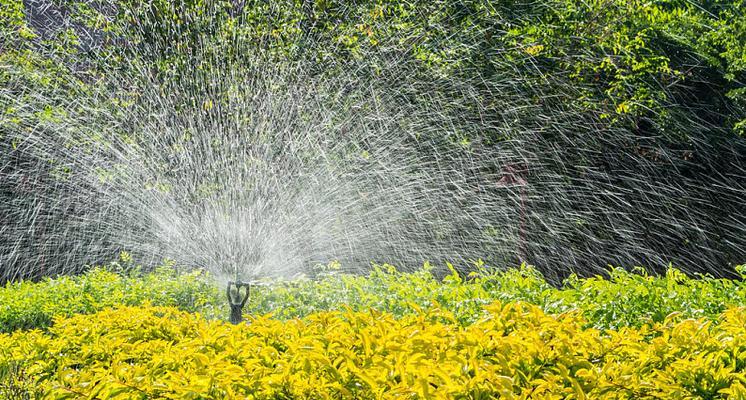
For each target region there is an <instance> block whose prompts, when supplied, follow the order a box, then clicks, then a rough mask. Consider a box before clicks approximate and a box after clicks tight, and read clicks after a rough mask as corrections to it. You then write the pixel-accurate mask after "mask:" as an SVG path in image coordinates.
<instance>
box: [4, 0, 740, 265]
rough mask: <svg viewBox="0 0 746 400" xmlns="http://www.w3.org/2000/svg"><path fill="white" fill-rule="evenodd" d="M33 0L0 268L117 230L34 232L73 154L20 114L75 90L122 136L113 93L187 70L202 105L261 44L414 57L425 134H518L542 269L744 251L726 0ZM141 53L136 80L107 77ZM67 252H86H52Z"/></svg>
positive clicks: (163, 84)
mask: <svg viewBox="0 0 746 400" xmlns="http://www.w3.org/2000/svg"><path fill="white" fill-rule="evenodd" d="M48 3H49V4H46V3H44V4H41V3H40V4H37V3H27V2H23V1H21V0H2V7H1V10H2V11H0V41H1V42H2V49H3V51H2V53H0V63H1V64H2V66H3V68H2V69H0V86H1V87H2V88H3V89H2V93H1V94H0V145H1V146H2V152H0V157H3V158H2V159H1V160H0V164H1V165H3V171H2V172H3V173H4V176H5V177H6V179H5V180H4V181H3V182H2V183H0V199H2V200H1V201H2V202H3V203H4V204H9V205H12V207H4V208H2V209H0V213H2V214H0V218H2V220H4V221H17V223H16V224H15V225H9V226H8V227H7V228H6V229H3V230H0V247H2V248H3V249H8V248H9V249H12V251H7V253H8V254H7V256H6V257H5V258H4V259H3V262H4V263H6V264H7V265H9V266H10V267H8V268H6V269H5V270H4V271H3V275H2V276H0V279H14V278H19V277H21V276H37V277H38V276H43V275H46V274H50V275H54V273H55V272H56V271H61V270H62V269H63V268H64V267H63V266H65V265H83V264H86V263H96V262H102V258H103V257H107V256H108V255H110V254H112V253H113V252H116V251H118V250H119V249H120V248H119V247H118V246H117V243H116V238H117V235H119V232H118V231H117V230H116V229H112V230H111V231H106V232H103V231H101V229H100V227H99V228H97V229H94V228H91V230H92V231H95V233H93V232H92V233H90V236H92V237H91V238H86V239H88V240H95V241H96V243H97V245H98V246H97V247H96V248H95V249H93V248H86V249H79V250H80V251H76V250H75V249H72V250H71V248H72V247H74V246H76V245H77V244H78V243H60V242H58V241H52V240H48V239H49V238H50V237H54V236H55V235H60V236H64V235H65V234H66V233H67V232H57V231H55V230H54V229H56V228H55V227H56V226H57V223H56V222H57V221H60V220H63V219H64V216H65V215H70V214H76V213H80V212H81V210H80V209H77V208H76V207H78V206H80V204H78V203H73V204H72V205H66V207H56V206H55V205H54V202H51V201H48V199H51V198H55V197H56V196H58V195H59V194H60V193H59V191H61V190H69V189H65V187H64V186H59V185H55V183H56V182H59V181H61V180H65V179H67V178H68V177H69V176H71V174H74V173H75V172H76V171H71V170H70V167H69V166H67V165H59V164H57V163H55V160H49V159H45V158H43V157H37V156H35V155H34V154H33V152H31V150H29V149H27V148H25V147H24V139H25V137H26V133H27V132H28V131H29V130H43V129H51V127H60V126H62V127H65V126H67V125H66V124H67V123H68V122H69V121H70V120H76V119H77V120H78V121H79V120H81V119H86V118H94V117H93V116H90V115H88V114H87V111H86V109H80V110H78V109H75V108H74V107H71V105H75V104H78V101H77V100H79V99H80V98H83V97H85V98H94V99H95V100H96V102H97V103H101V104H104V106H102V107H104V108H105V109H106V110H108V111H107V112H108V113H109V114H111V115H122V116H123V117H122V122H121V123H118V124H113V125H119V126H118V129H120V131H118V132H117V133H114V134H121V135H127V136H132V137H133V138H136V137H137V134H138V133H137V132H130V131H128V128H130V125H132V124H134V122H133V121H129V120H127V117H126V116H127V110H128V109H130V108H132V107H137V106H143V104H139V103H138V101H142V99H140V98H139V97H138V96H140V94H142V92H146V91H147V90H149V89H148V88H149V87H150V86H153V85H155V86H160V87H156V88H154V89H150V90H152V91H153V92H158V91H161V92H163V93H170V92H173V89H174V88H175V87H179V86H180V85H186V84H189V83H194V82H195V81H198V80H199V79H203V80H204V81H205V82H209V84H210V85H209V87H208V88H206V89H204V90H203V92H198V91H194V90H192V89H188V90H186V89H185V91H186V92H187V93H186V94H191V93H194V94H195V95H194V96H192V95H184V96H183V97H184V98H180V99H178V100H179V101H181V103H180V105H179V109H180V110H182V111H183V112H187V113H197V112H209V110H214V109H216V108H217V106H218V105H219V104H220V102H221V101H223V100H225V98H226V97H227V96H229V90H228V89H229V88H225V87H221V86H220V84H219V82H214V79H212V78H213V77H215V76H220V73H221V71H226V70H230V71H233V70H234V69H240V68H242V66H246V65H250V64H251V63H252V62H255V60H256V57H257V54H260V55H261V57H263V58H266V59H267V60H270V61H267V62H272V60H274V61H276V62H282V61H288V60H291V61H292V60H306V61H307V62H306V63H305V64H303V65H304V66H307V67H308V69H311V70H312V71H310V73H313V74H317V75H319V76H338V75H349V76H350V77H349V79H350V80H351V81H352V80H355V79H357V80H359V81H363V82H365V81H371V80H376V81H385V80H386V79H394V78H393V77H396V76H397V75H399V74H406V75H411V80H412V81H414V82H417V84H416V85H410V86H408V87H407V91H405V92H402V93H400V94H399V95H401V96H405V97H408V98H410V100H411V101H413V102H427V101H430V100H428V99H432V98H433V97H438V98H446V99H448V101H449V102H451V103H452V108H453V109H454V110H458V111H457V112H456V113H455V114H456V117H455V118H452V120H449V121H448V125H452V126H454V129H452V130H448V131H444V132H437V133H435V134H433V136H435V137H434V138H431V139H432V140H433V141H434V142H435V143H437V145H439V146H464V147H465V148H467V149H468V148H473V149H474V151H479V147H478V146H483V145H485V143H487V144H492V145H495V144H499V143H512V141H515V140H526V141H527V142H528V143H527V144H526V146H527V148H525V149H522V150H520V151H518V152H517V154H515V159H516V160H515V161H516V162H524V163H526V162H528V163H532V164H535V165H540V167H531V168H528V170H527V172H526V173H527V174H528V175H529V177H528V179H529V181H530V182H531V191H532V192H531V196H530V198H529V201H528V203H529V204H528V206H527V207H528V208H529V209H530V210H532V211H533V212H531V213H529V215H528V216H527V222H526V224H527V229H526V231H527V236H528V238H527V239H528V240H527V242H528V244H527V245H526V249H524V252H525V253H526V257H524V258H526V259H527V260H528V261H529V262H531V263H532V264H535V265H537V267H538V268H540V269H541V270H542V271H544V272H545V273H547V274H549V272H550V271H555V272H556V271H557V268H555V267H554V266H557V265H563V266H565V265H573V266H575V267H577V268H578V270H581V269H582V270H584V271H588V272H589V273H591V274H592V273H597V272H599V271H600V270H602V269H603V266H604V265H607V264H609V263H611V264H613V265H639V264H644V265H645V266H646V267H649V268H652V269H655V268H657V269H658V271H662V270H664V269H665V265H667V264H668V263H669V262H675V263H677V264H678V265H682V266H683V267H685V268H686V269H687V270H690V271H700V272H708V273H711V274H713V275H723V274H725V275H728V274H731V272H732V270H733V266H735V265H736V264H738V263H742V262H743V261H744V260H743V248H744V247H745V246H746V243H744V240H746V239H744V238H746V232H745V231H744V229H746V228H744V226H746V223H744V222H745V220H744V215H743V208H742V199H743V192H744V187H743V181H742V180H741V179H739V178H741V177H742V176H743V174H744V169H743V165H744V164H746V161H745V160H744V157H746V156H745V154H746V151H745V150H744V149H745V147H746V146H745V145H744V143H745V140H744V137H743V134H744V126H745V125H744V124H746V108H745V107H744V106H745V104H744V103H745V102H746V87H744V82H745V81H746V45H745V44H744V43H746V36H745V35H746V33H745V32H746V16H744V3H743V2H742V1H740V0H711V1H700V2H692V1H687V0H656V1H628V0H598V1H581V0H547V1H542V2H539V3H533V2H515V1H447V0H443V1H408V2H401V1H396V0H377V1H356V2H349V1H309V0H298V1H280V2H265V1H242V2H224V1H220V2H216V1H191V0H188V1H178V2H170V1H153V2H137V1H128V0H121V1H113V2H108V3H106V5H104V4H103V3H100V4H99V3H96V2H88V1H50V2H48ZM145 71H147V73H148V76H147V77H146V79H145V80H144V82H140V83H139V85H141V86H138V85H137V84H138V83H137V82H130V86H131V87H121V86H120V85H121V82H122V81H123V79H122V77H131V76H137V75H142V74H143V72H145ZM150 74H152V76H150ZM465 85H467V86H468V87H469V88H470V90H471V92H469V94H468V96H467V95H464V94H463V93H460V92H459V90H461V88H463V86H465ZM145 106H147V104H146V105H145ZM81 107H82V106H81ZM423 107H424V106H423ZM477 120H478V121H479V123H478V124H473V123H472V124H469V123H468V122H469V121H472V122H473V121H477ZM73 125H75V124H73ZM109 125H112V124H109ZM477 128H478V129H477ZM90 129H97V128H96V127H95V126H90ZM525 132H531V135H533V136H530V137H529V138H528V139H525V138H523V139H521V134H522V133H525ZM96 134H98V135H99V136H96V135H93V137H96V138H97V139H96V140H99V141H102V142H105V141H106V140H107V139H106V137H105V134H104V133H102V132H97V133H96ZM106 134H110V133H106ZM133 140H134V139H133ZM477 144H478V145H477ZM55 145H57V146H87V145H88V146H94V145H95V143H88V142H84V143H56V144H55ZM550 150H551V151H550ZM27 171H34V175H33V176H29V174H28V173H27ZM101 173H102V174H103V175H106V174H107V173H108V171H105V170H103V171H101ZM552 177H559V178H552ZM446 195H447V194H446ZM80 203H83V199H81V201H80ZM85 206H86V207H89V206H90V205H85ZM81 207H82V206H81ZM26 210H37V211H36V212H34V213H27V212H26ZM552 213H555V214H556V215H555V214H552ZM547 220H551V221H553V222H552V223H551V225H550V226H549V227H547V226H545V225H546V224H545V221H547ZM96 226H97V227H98V225H96ZM480 228H483V229H484V230H489V229H492V230H494V229H495V227H480ZM77 231H83V230H82V229H77ZM471 233H472V232H469V234H471ZM558 233H561V234H558ZM130 250H134V249H130ZM81 253H86V257H88V258H85V257H83V256H80V255H78V256H77V258H71V256H70V257H69V258H64V257H60V256H57V255H59V254H81ZM480 256H482V257H491V258H494V259H495V260H496V261H504V260H498V258H499V257H500V256H501V255H489V254H484V255H480ZM509 256H511V257H512V258H511V257H507V258H509V261H511V262H513V261H514V260H515V258H516V257H514V256H515V255H509ZM387 261H389V260H387ZM26 264H28V265H29V267H28V268H26ZM16 266H20V267H18V269H15V268H16ZM11 267H12V268H11ZM11 270H12V271H13V272H12V273H11V272H9V271H11ZM18 271H21V272H18ZM24 271H25V272H24ZM16 275H20V276H16ZM557 275H558V276H556V277H553V278H556V279H561V278H563V277H564V276H562V275H563V274H560V273H557ZM731 275H732V274H731Z"/></svg>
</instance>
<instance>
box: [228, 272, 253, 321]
mask: <svg viewBox="0 0 746 400" xmlns="http://www.w3.org/2000/svg"><path fill="white" fill-rule="evenodd" d="M231 287H233V288H234V289H233V290H231ZM241 288H244V293H243V294H241ZM250 293H251V283H248V282H241V281H236V282H233V281H231V282H228V288H227V289H226V294H227V295H228V304H229V305H230V306H231V315H230V321H231V323H232V324H233V325H238V324H240V323H241V321H243V315H242V311H243V306H244V305H246V301H247V300H248V299H249V294H250Z"/></svg>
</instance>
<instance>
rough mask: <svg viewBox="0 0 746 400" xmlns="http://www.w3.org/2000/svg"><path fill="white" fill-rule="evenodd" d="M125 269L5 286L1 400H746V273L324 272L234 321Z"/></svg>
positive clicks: (204, 278) (196, 284)
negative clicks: (558, 279)
mask: <svg viewBox="0 0 746 400" xmlns="http://www.w3.org/2000/svg"><path fill="white" fill-rule="evenodd" d="M119 267H120V266H119V265H118V264H113V265H111V266H109V267H106V268H94V269H92V270H91V271H89V272H88V273H86V274H83V275H80V276H75V277H70V276H65V277H59V278H55V279H46V280H44V281H41V282H38V283H30V282H21V283H15V284H7V285H6V286H5V287H3V288H0V327H1V328H2V331H3V332H4V333H0V397H2V398H12V399H14V398H19V399H20V398H23V399H26V398H39V397H45V398H54V399H61V398H122V399H124V398H126V399H130V398H179V399H182V398H193V399H217V398H257V399H259V398H267V399H270V398H278V399H279V398H392V397H397V396H399V397H403V398H468V399H481V398H492V397H494V396H501V397H502V398H578V399H580V398H703V399H710V398H746V397H745V396H746V389H744V385H745V384H746V375H744V374H746V372H744V371H746V344H745V343H746V308H744V306H746V284H744V283H743V282H742V281H740V280H728V279H714V278H711V277H706V276H698V277H689V276H687V275H685V274H684V273H682V272H681V271H679V270H676V269H673V268H672V269H669V271H668V272H667V274H665V275H663V276H649V275H646V274H645V273H643V272H642V271H639V270H638V271H633V272H627V271H624V270H622V269H613V270H611V271H610V275H609V277H607V278H602V277H595V278H577V277H571V278H570V279H568V280H566V281H565V282H564V283H563V284H562V285H559V286H556V285H552V284H550V283H549V282H547V281H546V280H545V279H544V278H543V277H542V276H541V275H540V274H539V273H538V272H537V271H536V270H534V269H533V268H531V267H526V266H524V267H520V268H514V269H507V270H493V269H490V268H487V267H485V266H479V267H478V268H477V270H475V271H474V272H473V273H471V274H469V275H468V276H462V275H459V274H458V273H457V272H456V271H455V270H453V269H452V270H451V273H450V274H448V275H446V276H445V277H444V278H439V277H437V276H436V275H437V274H436V273H435V272H434V271H433V269H432V268H431V267H430V266H428V265H426V266H425V267H423V268H422V269H420V270H417V271H414V272H400V271H397V270H396V269H395V268H393V267H391V266H386V265H384V266H379V267H376V268H374V269H373V270H372V271H371V273H370V274H368V275H365V276H363V275H349V274H335V273H333V272H330V271H328V270H327V271H322V276H321V277H320V278H319V279H316V280H295V281H289V282H276V283H274V284H272V285H269V286H263V287H259V288H257V290H256V291H255V292H254V295H253V296H252V299H251V302H250V304H248V305H247V307H246V311H247V314H249V315H247V317H249V318H250V319H251V324H245V325H240V326H232V325H229V324H227V323H226V322H225V321H223V318H224V316H225V315H224V314H227V305H226V304H225V300H224V298H223V290H222V288H221V287H220V285H218V284H217V282H216V281H215V280H214V279H213V278H212V277H211V276H210V275H209V274H208V273H205V272H201V271H194V272H188V273H179V272H177V271H176V270H175V268H174V267H173V266H171V265H166V266H163V267H160V268H157V269H156V270H155V271H153V272H150V273H132V272H129V273H122V272H117V271H118V270H121V268H119ZM737 271H739V272H742V271H743V267H737ZM34 328H39V329H34Z"/></svg>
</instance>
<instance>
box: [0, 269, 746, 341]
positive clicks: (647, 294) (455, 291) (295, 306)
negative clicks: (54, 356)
mask: <svg viewBox="0 0 746 400" xmlns="http://www.w3.org/2000/svg"><path fill="white" fill-rule="evenodd" d="M116 266H117V264H113V265H111V266H109V267H107V268H93V269H92V270H90V271H88V272H87V273H85V274H83V275H80V276H74V277H71V276H62V277H58V278H55V279H46V280H44V281H42V282H39V283H31V282H20V283H14V284H7V285H6V286H5V287H0V332H11V331H14V330H18V329H31V328H46V327H48V326H50V324H51V323H52V321H53V317H55V316H60V315H61V316H69V315H73V314H80V313H83V314H89V313H94V312H97V311H99V310H102V309H105V308H109V307H116V306H119V305H128V306H134V305H141V304H152V305H159V306H161V305H162V306H174V307H177V308H179V309H181V310H184V311H189V312H199V313H200V314H202V315H203V316H205V317H206V318H210V319H214V318H220V319H223V318H226V317H227V313H228V307H227V304H226V301H225V298H224V293H223V288H222V287H220V285H219V284H218V283H217V282H216V281H215V280H214V279H213V278H212V277H211V276H210V275H209V274H208V273H205V272H202V271H193V272H188V273H180V272H177V270H176V269H175V268H173V266H168V265H167V266H162V267H159V268H156V270H155V271H154V272H151V273H138V272H134V273H132V272H130V273H123V272H117V271H116V270H117V268H116ZM743 269H744V267H738V271H739V272H740V271H743ZM495 301H500V302H517V301H521V302H527V303H531V304H535V305H538V306H539V307H541V308H542V309H543V310H544V311H545V312H547V313H550V314H560V313H564V312H567V311H570V310H579V311H580V312H581V313H582V314H583V316H584V318H585V319H586V320H587V321H588V324H589V326H591V327H594V328H598V329H617V328H621V327H627V326H633V327H639V326H642V325H645V324H652V323H656V322H663V321H664V320H665V318H666V317H667V316H669V315H671V314H680V316H681V317H683V318H708V319H711V320H713V321H715V322H716V320H717V316H718V315H720V314H721V313H722V312H723V311H724V310H726V309H727V308H728V307H734V306H746V284H744V283H743V282H742V281H741V280H729V279H715V278H712V277H708V276H697V277H689V276H687V275H686V274H684V273H683V272H681V271H680V270H677V269H675V268H669V270H668V272H667V273H666V274H665V275H662V276H651V275H648V274H646V273H645V272H644V271H642V270H641V269H637V270H633V271H631V272H630V271H625V270H624V269H621V268H614V269H612V270H611V271H610V272H609V277H608V278H603V277H600V276H597V277H593V278H578V277H576V276H572V277H571V278H570V279H568V280H566V281H565V282H564V283H563V284H562V285H561V286H559V287H557V286H553V285H551V284H550V283H548V282H547V281H546V280H545V279H544V277H542V275H541V274H540V273H539V272H538V271H536V270H535V269H534V268H532V267H530V266H522V267H519V268H509V269H504V270H498V269H491V268H486V267H484V266H482V265H479V266H477V269H476V270H475V271H474V272H472V273H470V274H469V275H468V276H461V275H459V274H458V273H457V272H456V271H455V269H452V272H451V274H449V275H447V276H446V277H445V278H443V279H439V278H437V277H436V275H435V274H434V273H433V270H432V267H431V266H430V265H428V264H425V266H424V267H423V268H421V269H419V270H417V271H413V272H401V271H397V270H396V269H395V268H394V267H392V266H390V265H381V266H375V267H374V268H373V269H372V270H371V272H370V273H369V274H368V275H352V274H341V273H340V274H326V275H324V276H321V277H319V278H318V279H316V280H310V279H299V280H293V281H276V282H270V283H269V284H268V285H265V286H259V287H256V288H255V289H254V290H253V291H252V296H251V299H250V301H249V303H248V304H247V306H246V308H245V310H244V311H245V312H246V313H247V314H252V315H263V314H270V315H271V316H272V318H276V319H281V320H287V319H292V318H300V317H305V316H307V315H309V314H312V313H315V312H319V311H327V310H340V311H343V310H346V309H350V310H353V311H367V310H370V309H373V310H379V311H385V312H388V313H391V314H393V315H394V316H396V317H403V316H405V315H412V314H417V313H420V312H422V311H428V310H433V309H436V308H440V309H443V310H447V311H450V312H452V313H453V314H454V315H455V317H456V319H457V320H458V322H459V323H461V324H462V325H469V324H472V323H473V322H475V321H477V320H479V319H480V318H481V317H482V316H483V312H484V311H483V306H484V305H485V304H490V303H493V302H495Z"/></svg>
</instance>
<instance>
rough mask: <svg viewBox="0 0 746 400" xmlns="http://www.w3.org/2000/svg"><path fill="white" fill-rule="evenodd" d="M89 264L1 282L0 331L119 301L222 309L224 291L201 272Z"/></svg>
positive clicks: (209, 311)
mask: <svg viewBox="0 0 746 400" xmlns="http://www.w3.org/2000/svg"><path fill="white" fill-rule="evenodd" d="M111 268H112V266H109V267H108V269H106V268H93V269H92V270H90V271H88V272H87V273H85V274H82V275H79V276H61V277H58V278H55V279H50V278H46V279H44V280H43V281H42V282H38V283H32V282H28V281H26V282H19V283H8V284H6V285H5V287H0V332H12V331H14V330H18V329H30V328H46V327H48V326H49V325H50V324H51V323H52V321H53V319H54V317H55V316H70V315H73V314H90V313H94V312H96V311H99V310H102V309H105V308H109V307H115V306H120V305H140V304H143V303H150V304H153V305H163V306H174V307H177V308H179V309H181V310H185V311H192V312H194V311H199V312H201V313H202V314H203V315H205V316H215V315H217V314H218V313H221V312H222V311H223V308H222V307H220V308H219V309H218V308H217V307H218V306H222V304H221V301H222V298H220V301H219V300H218V298H219V296H220V295H221V294H222V293H221V292H219V290H218V289H217V287H216V286H215V285H214V283H213V282H212V280H211V279H210V278H209V277H208V276H207V275H206V274H204V273H203V272H200V271H195V272H190V273H184V274H181V273H178V272H176V271H175V270H174V269H173V268H172V267H171V266H168V265H166V266H162V267H159V268H157V269H156V270H155V271H154V272H152V273H148V274H143V275H140V274H138V273H136V272H131V273H127V274H124V273H115V272H112V271H111V270H110V269H111Z"/></svg>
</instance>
